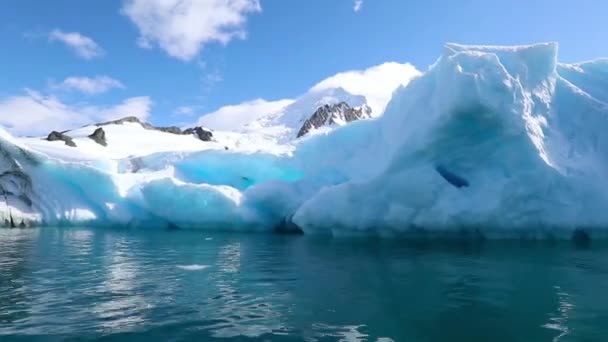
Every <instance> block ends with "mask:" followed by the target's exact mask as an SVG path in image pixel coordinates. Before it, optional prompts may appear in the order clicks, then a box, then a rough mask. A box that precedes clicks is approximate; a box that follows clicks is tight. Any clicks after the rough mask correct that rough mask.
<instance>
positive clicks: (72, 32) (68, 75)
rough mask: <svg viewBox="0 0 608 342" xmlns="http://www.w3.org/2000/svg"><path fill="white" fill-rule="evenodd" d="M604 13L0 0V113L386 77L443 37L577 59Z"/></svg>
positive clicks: (205, 106)
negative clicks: (548, 49) (554, 51)
mask: <svg viewBox="0 0 608 342" xmlns="http://www.w3.org/2000/svg"><path fill="white" fill-rule="evenodd" d="M605 13H608V1H604V0H577V1H570V0H555V1H549V0H511V1H488V0H459V1H452V0H426V1H406V0H95V1H94V0H90V1H81V0H53V1H38V0H4V1H2V2H1V3H0V43H1V44H2V46H3V47H2V49H1V50H0V51H1V52H0V61H1V63H0V75H1V76H0V125H2V126H4V127H7V128H9V129H10V130H12V131H13V132H14V133H15V134H41V133H42V132H48V131H50V130H52V129H56V128H65V126H66V125H71V126H72V127H74V126H78V125H82V124H87V123H90V122H93V121H96V120H104V119H107V118H116V117H120V116H126V115H136V116H140V117H142V118H144V119H146V120H148V121H151V122H153V123H155V124H158V125H170V124H176V125H187V124H193V123H196V122H199V120H200V118H201V117H203V116H205V115H207V114H208V113H214V114H217V113H218V112H219V113H223V112H224V111H235V110H236V111H244V110H248V108H251V106H257V107H255V108H257V110H269V109H272V108H274V107H273V106H275V107H276V106H277V105H278V104H280V103H281V102H280V101H287V102H288V101H289V100H290V99H293V98H295V97H297V96H300V95H301V94H304V93H306V92H307V91H308V90H309V89H311V88H315V87H319V86H320V85H323V84H329V83H331V84H334V85H340V86H342V85H344V84H345V83H346V82H355V83H353V84H350V85H351V86H353V87H362V86H364V85H365V84H368V85H369V84H370V82H369V80H370V79H369V78H368V77H367V76H368V75H372V76H373V80H374V81H375V82H386V85H387V86H393V85H397V84H398V83H399V82H398V79H399V78H405V77H408V75H411V73H412V68H411V66H415V68H417V69H418V70H425V69H426V68H427V67H428V66H429V65H430V64H432V63H433V62H434V61H435V60H436V59H437V58H438V57H439V56H440V54H441V52H442V48H443V44H444V43H446V42H458V43H464V44H492V45H512V44H530V43H534V42H541V41H556V42H558V43H559V46H560V48H559V50H560V51H559V59H560V61H563V62H576V61H583V60H589V59H593V58H597V57H603V56H608V44H606V36H607V34H608V22H606V20H605ZM389 62H396V63H393V64H390V63H389ZM378 70H381V71H382V72H380V71H378ZM344 72H347V73H346V74H344ZM340 73H342V74H340ZM336 75H338V76H336ZM340 75H342V76H340ZM372 76H370V77H372ZM357 82H358V83H357ZM277 101H279V102H277ZM283 103H286V102H283ZM248 106H249V107H248ZM258 107H259V108H258Z"/></svg>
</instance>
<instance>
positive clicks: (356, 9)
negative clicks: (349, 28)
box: [353, 0, 363, 12]
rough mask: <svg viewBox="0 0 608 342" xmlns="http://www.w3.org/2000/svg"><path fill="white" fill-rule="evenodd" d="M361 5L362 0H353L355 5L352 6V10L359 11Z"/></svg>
mask: <svg viewBox="0 0 608 342" xmlns="http://www.w3.org/2000/svg"><path fill="white" fill-rule="evenodd" d="M361 7H363V0H355V5H354V6H353V11H355V12H359V11H360V10H361Z"/></svg>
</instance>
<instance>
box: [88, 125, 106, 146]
mask: <svg viewBox="0 0 608 342" xmlns="http://www.w3.org/2000/svg"><path fill="white" fill-rule="evenodd" d="M89 138H91V139H92V140H93V141H94V142H96V143H98V144H99V145H101V146H108V142H107V141H106V132H105V131H104V130H103V128H101V127H99V128H97V129H96V130H95V132H93V134H91V135H89Z"/></svg>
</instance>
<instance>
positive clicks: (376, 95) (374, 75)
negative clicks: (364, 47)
mask: <svg viewBox="0 0 608 342" xmlns="http://www.w3.org/2000/svg"><path fill="white" fill-rule="evenodd" d="M419 75H420V71H418V70H417V69H416V67H414V66H413V65H411V64H409V63H403V64H402V63H397V62H387V63H383V64H380V65H376V66H373V67H370V68H368V69H365V70H351V71H346V72H341V73H338V74H336V75H334V76H331V77H328V78H326V79H324V80H323V81H321V82H319V83H317V84H316V85H315V86H314V87H312V88H311V91H319V90H325V89H329V88H338V87H342V88H344V90H346V91H348V92H349V93H351V94H354V95H363V96H365V98H366V99H367V103H368V105H369V106H370V107H371V108H372V110H373V112H374V113H381V112H383V111H384V107H386V105H387V104H388V101H389V100H390V99H391V97H392V94H393V91H394V90H395V89H396V88H397V87H398V86H400V85H407V84H408V83H409V82H410V80H412V79H413V78H414V77H416V76H419Z"/></svg>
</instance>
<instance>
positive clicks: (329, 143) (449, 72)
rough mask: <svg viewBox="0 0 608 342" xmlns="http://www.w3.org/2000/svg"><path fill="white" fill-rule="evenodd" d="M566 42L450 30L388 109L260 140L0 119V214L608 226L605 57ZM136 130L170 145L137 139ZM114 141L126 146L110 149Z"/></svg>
mask: <svg viewBox="0 0 608 342" xmlns="http://www.w3.org/2000/svg"><path fill="white" fill-rule="evenodd" d="M557 52H558V46H557V44H556V43H542V44H535V45H529V46H514V47H501V46H465V45H458V44H447V45H446V46H445V48H444V52H443V54H442V56H441V57H440V58H439V59H438V60H437V61H436V62H435V63H434V64H433V65H432V66H431V67H430V68H429V69H428V70H427V71H426V72H425V73H423V74H422V75H421V76H419V77H417V78H415V79H414V80H412V81H411V82H410V83H409V84H408V85H406V86H401V87H400V88H398V89H396V90H395V91H394V93H393V96H392V99H391V101H390V102H389V103H388V105H387V106H386V109H385V110H384V113H383V114H382V115H379V116H375V117H374V118H372V119H368V120H361V121H355V122H352V123H349V124H347V125H343V126H338V127H336V128H335V129H332V130H330V131H328V132H324V133H323V134H313V135H310V136H304V137H302V138H301V139H298V140H297V141H288V142H286V141H283V140H282V139H275V140H272V139H271V140H270V141H271V143H267V141H266V140H264V141H266V142H264V144H266V145H264V146H261V147H260V144H259V142H260V140H258V137H257V136H252V135H245V134H244V133H238V132H232V133H231V132H214V137H217V140H216V141H214V142H209V143H207V144H205V145H200V144H202V142H200V141H194V140H188V139H190V137H184V136H176V137H170V135H169V134H168V133H163V132H144V131H141V130H140V129H139V128H138V127H135V126H129V125H125V126H123V127H116V128H113V127H110V126H108V127H104V129H105V130H106V133H107V139H108V145H109V147H104V146H101V145H99V144H95V143H94V142H93V141H88V140H86V139H87V138H86V137H87V136H88V135H90V134H92V133H93V129H94V128H93V127H91V128H86V127H85V128H82V129H80V131H79V132H80V133H79V134H76V138H75V139H74V140H75V141H76V144H77V145H78V146H83V147H82V148H81V147H78V149H77V150H75V151H78V152H71V151H72V150H70V149H71V147H69V146H65V145H63V144H61V143H60V142H56V143H55V144H54V145H49V144H51V143H50V142H44V144H42V143H41V142H38V141H34V140H32V139H31V138H27V139H26V138H21V139H20V138H14V137H12V136H10V135H9V134H8V133H6V132H5V131H1V132H0V152H1V155H0V157H1V159H0V190H2V194H3V195H4V198H3V202H4V203H0V218H2V220H3V221H4V222H5V224H14V225H18V224H21V223H23V224H24V225H36V224H38V225H79V224H89V225H101V226H105V225H120V226H141V227H152V226H158V227H179V228H191V229H222V230H255V231H277V230H278V231H294V232H296V231H297V232H303V233H306V234H334V235H342V234H366V235H367V234H371V235H382V236H395V235H397V236H398V235H405V236H407V235H414V236H434V235H458V236H460V235H462V234H465V235H466V234H468V233H470V232H473V233H475V234H476V235H477V236H484V237H490V238H494V237H496V238H500V237H522V236H524V237H531V238H561V237H570V236H572V234H573V233H574V232H576V231H580V230H581V229H584V230H585V231H586V232H589V234H593V236H594V237H595V236H602V235H606V234H605V233H607V232H608V210H605V208H606V207H607V206H608V190H607V189H608V136H607V135H606V134H605V133H604V132H606V131H607V130H608V91H607V90H606V89H608V60H605V59H604V60H602V59H598V60H594V61H589V62H584V63H578V64H561V63H558V61H557ZM358 101H359V102H361V103H364V99H360V98H358ZM361 103H357V105H360V104H361ZM298 113H300V111H298ZM299 117H300V116H299V114H298V119H297V120H296V121H298V122H299V121H301V119H299ZM287 119H289V120H291V118H290V117H287ZM287 119H285V120H287ZM274 120H278V121H280V120H281V119H280V118H277V119H274ZM89 130H90V132H89ZM129 130H131V131H129ZM146 134H153V135H154V136H153V137H152V136H151V135H150V136H148V135H146ZM264 134H268V130H265V131H264ZM281 134H284V132H281ZM117 135H120V136H121V137H122V138H114V136H117ZM126 136H137V137H138V139H139V140H138V144H139V145H141V146H149V145H147V144H145V143H144V141H145V140H146V139H148V137H149V138H150V139H152V140H153V141H154V142H155V144H156V145H158V146H159V148H158V149H153V148H152V149H151V148H149V147H145V148H144V147H142V150H141V151H140V153H131V152H129V153H125V152H124V151H125V148H124V146H125V145H128V144H129V142H128V141H127V140H125V138H124V137H126ZM80 137H81V138H80ZM79 139H80V140H79ZM112 139H115V141H120V142H121V145H122V146H123V148H116V149H115V150H112V149H111V146H110V145H112ZM163 139H164V140H163ZM222 139H224V140H222ZM256 144H257V145H256ZM156 145H155V146H156ZM182 145H183V146H185V147H184V148H183V149H181V150H180V149H179V146H182ZM252 145H255V146H258V147H259V148H252V147H251V146H252ZM161 146H162V148H161ZM167 146H177V147H176V148H175V149H173V150H172V149H170V148H167ZM203 146H204V147H203ZM239 146H241V147H242V148H240V147H239ZM245 146H247V147H245ZM228 147H230V148H228ZM109 148H110V149H109ZM83 149H87V150H83ZM112 151H113V152H112Z"/></svg>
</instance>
